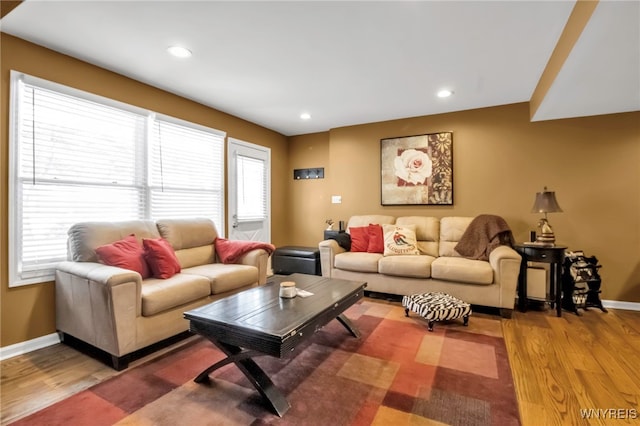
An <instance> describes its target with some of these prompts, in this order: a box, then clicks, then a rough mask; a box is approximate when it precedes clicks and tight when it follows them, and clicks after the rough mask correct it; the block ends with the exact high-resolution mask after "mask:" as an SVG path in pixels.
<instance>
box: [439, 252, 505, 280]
mask: <svg viewBox="0 0 640 426" xmlns="http://www.w3.org/2000/svg"><path fill="white" fill-rule="evenodd" d="M431 277H432V278H435V279H439V280H445V281H460V282H464V283H470V284H493V269H491V265H490V264H489V262H485V261H484V260H473V259H466V258H463V257H438V258H436V259H435V260H434V261H433V262H432V263H431Z"/></svg>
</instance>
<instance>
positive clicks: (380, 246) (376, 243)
mask: <svg viewBox="0 0 640 426" xmlns="http://www.w3.org/2000/svg"><path fill="white" fill-rule="evenodd" d="M367 251H368V252H369V253H384V235H383V232H382V226H380V225H378V224H374V223H370V224H369V246H368V247H367Z"/></svg>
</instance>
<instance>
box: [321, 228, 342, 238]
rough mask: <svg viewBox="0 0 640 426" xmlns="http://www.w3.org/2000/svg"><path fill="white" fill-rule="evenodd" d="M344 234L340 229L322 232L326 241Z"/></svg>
mask: <svg viewBox="0 0 640 426" xmlns="http://www.w3.org/2000/svg"><path fill="white" fill-rule="evenodd" d="M344 232H345V230H344V229H340V230H337V229H325V230H324V239H325V240H328V239H329V238H335V237H337V236H338V235H340V234H342V233H344Z"/></svg>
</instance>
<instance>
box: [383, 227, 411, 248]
mask: <svg viewBox="0 0 640 426" xmlns="http://www.w3.org/2000/svg"><path fill="white" fill-rule="evenodd" d="M383 229H384V255H385V256H396V255H401V254H420V251H419V250H418V241H417V239H416V227H415V225H404V226H397V225H384V228H383Z"/></svg>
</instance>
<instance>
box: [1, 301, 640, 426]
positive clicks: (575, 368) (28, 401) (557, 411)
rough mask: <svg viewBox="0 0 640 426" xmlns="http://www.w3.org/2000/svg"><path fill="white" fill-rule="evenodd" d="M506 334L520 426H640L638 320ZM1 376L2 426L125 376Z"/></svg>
mask: <svg viewBox="0 0 640 426" xmlns="http://www.w3.org/2000/svg"><path fill="white" fill-rule="evenodd" d="M582 312H583V311H581V313H582ZM502 328H503V332H504V337H505V342H506V346H507V349H508V352H509V360H510V363H511V369H512V372H513V379H514V384H515V389H516V393H517V397H518V404H519V409H520V417H521V420H522V424H523V425H525V426H528V425H532V426H540V425H610V424H620V425H622V424H639V423H640V370H639V367H640V312H632V311H623V310H613V309H610V310H609V313H606V314H605V313H602V312H600V311H599V310H597V309H590V310H589V311H587V312H584V313H583V315H581V316H580V317H578V316H576V315H574V314H571V313H563V316H562V317H561V318H557V317H556V316H555V314H554V312H552V311H551V310H546V311H529V312H527V313H521V312H514V314H513V318H512V319H510V320H505V319H503V320H502ZM192 338H193V337H192ZM186 341H187V340H185V341H182V342H178V343H176V344H174V345H172V346H170V347H168V348H166V349H164V350H161V351H158V352H155V353H154V354H152V355H148V356H146V357H144V358H141V359H139V360H136V361H133V362H131V364H130V366H131V367H133V366H135V365H137V364H140V363H142V362H145V361H146V360H148V359H151V358H153V357H156V356H158V355H160V354H161V353H163V352H165V351H166V350H169V349H171V348H173V347H176V346H178V345H182V344H184V343H185V342H186ZM0 369H1V382H0V404H1V413H2V415H1V421H0V424H2V425H5V424H7V423H9V422H11V421H13V420H17V419H19V418H21V417H24V416H26V415H27V414H30V413H32V412H34V411H37V410H38V409H40V408H42V407H45V406H47V405H50V404H52V403H54V402H56V401H59V400H62V399H64V398H66V397H67V396H69V395H72V394H74V393H76V392H79V391H81V390H83V389H86V388H88V387H90V386H92V385H94V384H96V383H99V382H100V381H102V380H105V379H106V378H108V377H111V376H114V375H117V374H121V373H120V372H116V371H114V370H112V369H111V368H109V367H107V366H106V365H104V364H102V363H101V362H99V361H97V360H94V359H93V358H90V357H88V356H86V355H83V354H81V353H80V352H77V351H75V350H74V349H71V348H69V347H67V346H65V345H62V344H59V345H54V346H50V347H48V348H44V349H41V350H38V351H34V352H32V353H29V354H26V355H22V356H18V357H14V358H11V359H8V360H5V361H3V362H2V363H0ZM581 410H582V411H581ZM589 410H591V411H589ZM586 413H589V414H590V415H591V418H590V419H586V418H584V416H586ZM623 417H624V418H623Z"/></svg>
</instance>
